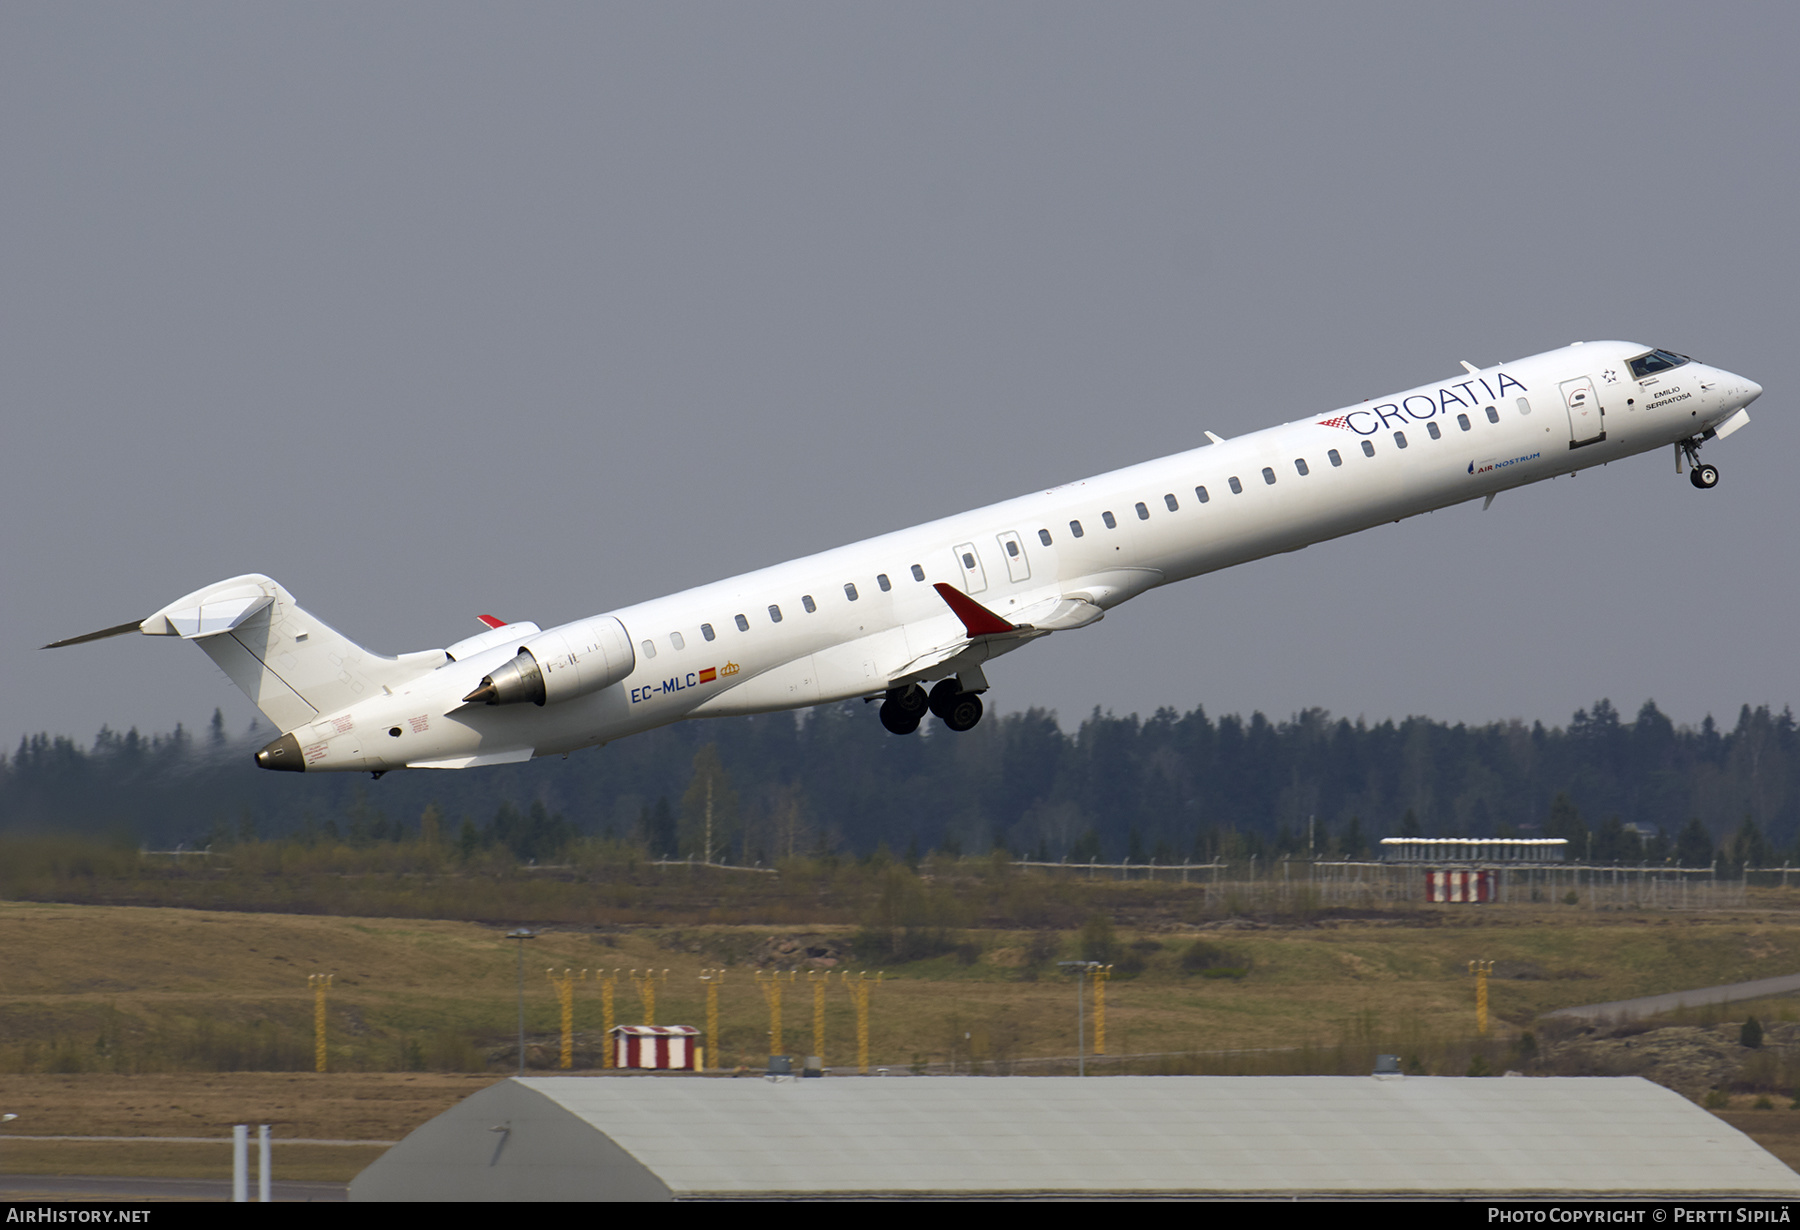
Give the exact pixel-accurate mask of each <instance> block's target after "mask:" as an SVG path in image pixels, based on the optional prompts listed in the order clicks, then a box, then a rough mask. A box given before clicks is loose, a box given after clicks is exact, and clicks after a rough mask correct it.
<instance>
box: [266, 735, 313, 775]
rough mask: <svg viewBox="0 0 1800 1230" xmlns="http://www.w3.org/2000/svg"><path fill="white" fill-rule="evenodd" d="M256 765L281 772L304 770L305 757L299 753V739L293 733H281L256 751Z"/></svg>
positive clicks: (302, 771) (301, 771)
mask: <svg viewBox="0 0 1800 1230" xmlns="http://www.w3.org/2000/svg"><path fill="white" fill-rule="evenodd" d="M256 767H257V768H259V769H275V770H277V771H279V772H283V773H304V772H306V757H304V756H302V755H301V754H300V740H298V739H296V738H294V736H293V735H282V736H281V738H279V739H277V740H275V741H274V742H273V743H271V744H269V745H268V746H267V747H265V748H263V750H262V751H260V752H258V753H256Z"/></svg>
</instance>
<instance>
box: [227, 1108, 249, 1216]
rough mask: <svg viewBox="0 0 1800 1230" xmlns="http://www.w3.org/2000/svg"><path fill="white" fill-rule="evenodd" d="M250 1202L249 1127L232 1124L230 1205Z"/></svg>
mask: <svg viewBox="0 0 1800 1230" xmlns="http://www.w3.org/2000/svg"><path fill="white" fill-rule="evenodd" d="M249 1202H250V1125H249V1124H248V1123H238V1124H234V1125H233V1126H232V1129H231V1203H233V1204H248V1203H249Z"/></svg>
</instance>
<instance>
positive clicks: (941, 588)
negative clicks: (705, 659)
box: [932, 581, 1015, 636]
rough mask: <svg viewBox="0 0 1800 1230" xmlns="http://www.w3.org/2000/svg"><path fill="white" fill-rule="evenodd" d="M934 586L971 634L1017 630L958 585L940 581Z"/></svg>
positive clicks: (979, 634)
mask: <svg viewBox="0 0 1800 1230" xmlns="http://www.w3.org/2000/svg"><path fill="white" fill-rule="evenodd" d="M932 588H933V589H935V590H937V592H938V597H940V598H942V599H943V600H944V602H945V603H946V604H947V605H948V606H949V607H950V609H951V610H952V611H954V612H956V617H957V618H958V619H960V620H962V624H963V627H964V628H966V629H968V633H969V635H970V636H989V635H992V634H994V633H996V632H1012V631H1015V629H1014V627H1013V625H1012V624H1010V623H1008V622H1007V621H1006V620H1004V619H1002V618H1000V617H999V616H998V615H996V614H994V613H993V612H992V611H990V610H988V609H987V608H986V607H984V606H982V605H981V603H979V602H977V601H975V599H973V598H971V597H969V595H967V594H965V593H963V592H962V591H961V590H960V589H957V588H956V586H954V585H946V584H944V583H943V582H942V581H939V582H938V583H937V584H936V585H933V586H932Z"/></svg>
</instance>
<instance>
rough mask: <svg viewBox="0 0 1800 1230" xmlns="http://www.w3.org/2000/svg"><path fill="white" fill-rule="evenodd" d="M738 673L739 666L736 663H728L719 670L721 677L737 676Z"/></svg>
mask: <svg viewBox="0 0 1800 1230" xmlns="http://www.w3.org/2000/svg"><path fill="white" fill-rule="evenodd" d="M737 673H738V664H737V663H736V662H727V663H726V664H725V665H724V666H721V667H720V668H719V674H721V675H735V674H737Z"/></svg>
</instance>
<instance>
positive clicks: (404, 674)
mask: <svg viewBox="0 0 1800 1230" xmlns="http://www.w3.org/2000/svg"><path fill="white" fill-rule="evenodd" d="M127 632H142V633H143V634H144V635H146V636H179V637H181V638H182V639H183V640H189V641H192V642H194V643H195V644H196V645H198V646H200V648H201V649H203V650H205V652H206V656H207V657H209V658H211V659H212V660H213V662H214V663H215V664H217V666H218V667H219V669H220V670H222V671H224V672H225V674H226V675H227V676H229V677H230V679H231V681H232V682H233V683H235V684H237V685H238V687H239V688H241V689H242V690H243V692H244V695H246V696H248V697H249V698H250V700H251V701H252V702H253V703H254V704H255V705H256V707H257V708H258V709H260V710H262V712H263V716H265V717H267V718H268V719H269V721H271V722H273V723H274V724H275V728H276V729H277V730H279V731H281V732H282V733H283V735H286V734H288V732H290V731H293V730H294V729H295V728H297V727H300V726H304V725H306V724H307V723H309V722H312V721H314V720H315V719H317V718H318V717H319V716H320V715H321V714H328V713H335V712H336V711H338V710H340V709H343V708H345V707H347V706H349V705H352V704H354V703H355V702H356V701H358V700H361V699H363V698H365V697H369V696H373V695H375V694H377V693H379V692H380V691H382V689H384V688H393V687H395V686H397V685H398V684H401V683H405V682H406V681H408V680H411V679H416V678H418V677H419V676H420V675H423V674H425V673H427V672H429V671H432V670H435V669H436V668H437V667H439V666H441V665H443V664H444V662H446V661H447V660H449V659H448V657H447V655H446V654H445V651H444V650H442V649H428V650H424V651H422V652H419V653H408V654H402V655H400V656H399V657H394V658H389V657H384V656H382V655H381V654H377V653H371V652H369V651H368V650H366V649H364V648H363V647H362V646H361V645H358V644H357V643H356V642H355V641H352V640H351V639H350V638H348V637H346V636H345V635H344V634H343V633H341V632H339V631H337V630H336V629H335V628H333V627H331V626H330V625H329V624H327V623H326V622H325V621H324V620H322V619H320V618H319V617H318V616H316V615H313V614H312V613H311V612H309V611H306V610H303V609H302V608H301V607H300V606H299V604H297V603H296V602H295V601H294V596H293V595H292V594H290V593H288V591H287V590H286V589H284V588H282V586H281V585H279V584H278V583H276V582H275V581H272V580H270V579H269V578H268V577H265V576H262V575H260V574H257V573H251V574H248V575H246V576H241V577H232V578H231V579H230V580H228V581H220V582H218V583H216V584H213V585H208V586H206V587H205V588H203V589H197V590H195V591H194V592H193V593H191V594H188V595H187V596H186V597H183V598H177V599H176V600H175V601H174V602H171V603H170V604H169V605H168V606H165V607H164V608H163V609H162V610H160V611H157V612H156V613H155V614H153V615H151V616H150V617H149V618H147V619H144V620H141V621H139V622H137V623H131V624H120V625H118V626H117V627H113V628H106V629H102V630H101V631H99V632H91V633H89V634H88V635H86V636H77V637H71V638H70V639H68V640H66V641H56V642H54V643H53V644H50V645H46V646H44V648H46V649H58V648H61V647H62V646H64V645H78V644H81V643H83V642H86V641H95V640H100V639H102V638H104V637H108V636H122V635H124V634H125V633H127ZM283 744H290V745H292V747H293V750H292V753H291V756H292V759H293V763H292V764H284V763H276V762H277V761H280V760H284V759H286V758H287V757H286V756H284V755H283V752H284V751H285V750H286V749H285V748H284V747H283V746H282V745H283ZM257 763H258V764H261V765H262V766H263V767H264V768H269V769H293V770H296V771H298V770H301V769H302V768H303V767H304V766H303V765H302V764H301V763H300V756H299V745H298V744H297V743H295V742H294V741H293V740H292V739H281V740H277V741H276V742H275V743H272V744H270V745H269V747H268V748H265V749H264V750H263V752H261V753H259V754H258V756H257Z"/></svg>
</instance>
